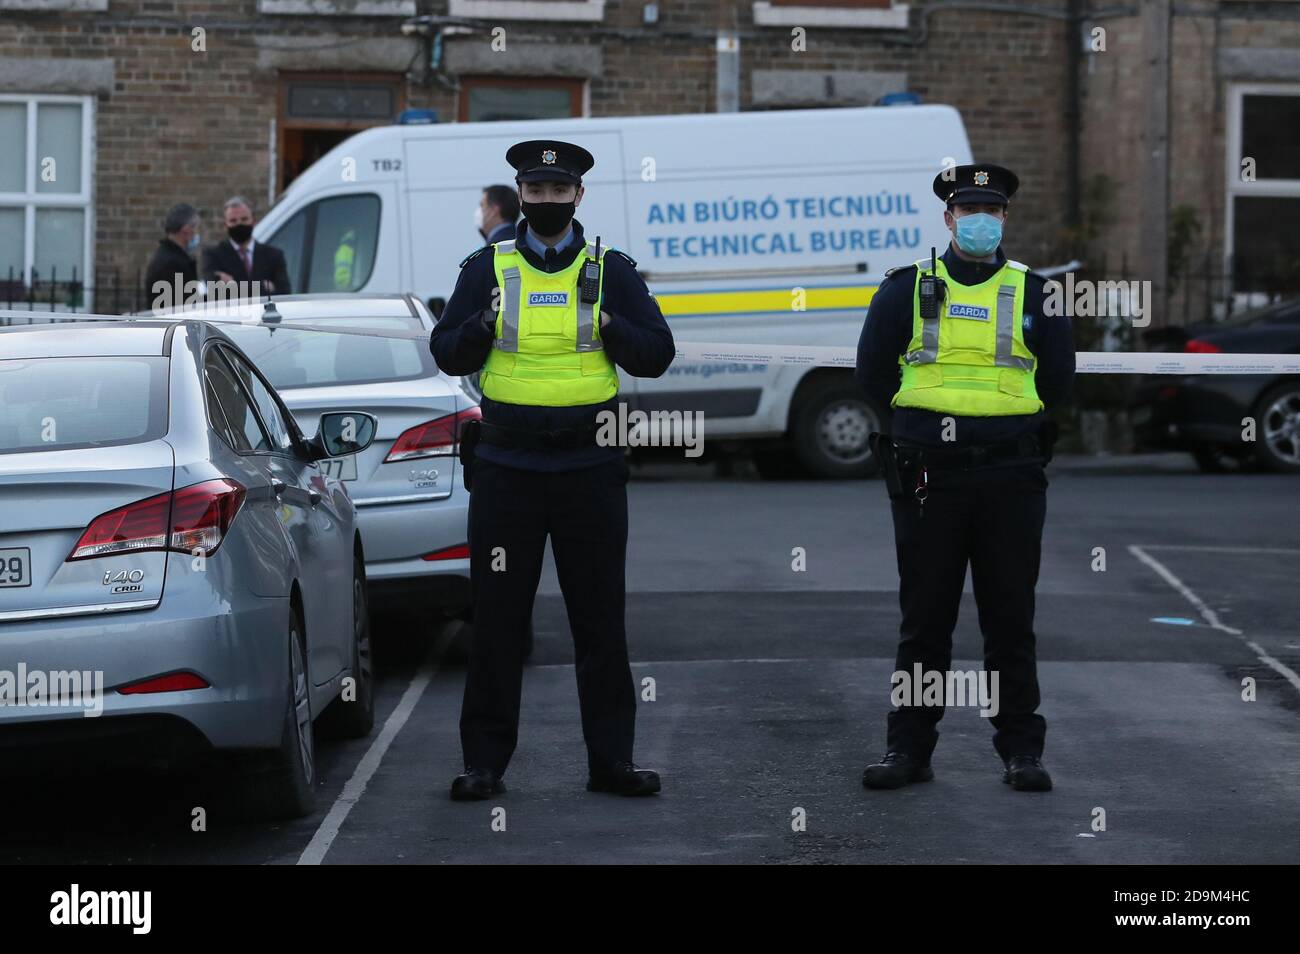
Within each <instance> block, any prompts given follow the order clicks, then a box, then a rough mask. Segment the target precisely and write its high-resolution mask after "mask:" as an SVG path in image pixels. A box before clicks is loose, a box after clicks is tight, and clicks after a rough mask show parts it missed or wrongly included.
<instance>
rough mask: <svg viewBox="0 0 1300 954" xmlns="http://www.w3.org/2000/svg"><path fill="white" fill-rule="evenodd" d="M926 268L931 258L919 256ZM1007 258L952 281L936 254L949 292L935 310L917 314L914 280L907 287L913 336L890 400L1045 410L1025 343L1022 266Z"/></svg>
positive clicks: (967, 410) (973, 409)
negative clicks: (973, 277)
mask: <svg viewBox="0 0 1300 954" xmlns="http://www.w3.org/2000/svg"><path fill="white" fill-rule="evenodd" d="M916 265H917V268H918V269H920V270H921V271H925V270H928V269H929V267H930V262H929V260H928V259H925V260H922V261H919V262H917V263H916ZM1028 271H1029V269H1028V267H1027V266H1025V265H1022V264H1021V263H1020V262H1013V261H1011V260H1009V259H1008V260H1007V262H1006V264H1004V265H1003V266H1002V268H1000V269H998V271H997V272H996V273H994V274H993V275H992V276H991V277H990V278H988V279H987V280H986V281H984V282H982V283H981V284H979V285H962V284H960V283H958V282H956V281H953V280H952V279H951V278H950V277H949V275H948V269H947V267H946V266H945V265H944V263H943V259H939V261H938V263H937V266H936V273H937V274H938V276H939V277H940V278H942V279H944V281H945V282H946V283H947V286H948V294H947V299H946V301H944V303H943V305H942V307H941V308H940V309H939V317H938V318H931V319H928V320H927V319H924V318H922V317H921V303H920V287H921V283H920V280H919V274H918V281H917V282H916V285H915V287H914V289H913V291H912V340H911V341H910V342H909V343H908V345H907V352H906V354H904V355H902V356H901V357H900V358H899V365H900V366H901V369H902V385H901V387H899V389H898V393H897V394H895V395H894V400H893V405H894V407H917V408H923V409H925V410H929V411H937V412H940V413H947V414H955V415H960V416H967V417H1002V416H1007V415H1012V414H1033V413H1035V412H1037V411H1040V410H1042V408H1043V402H1042V401H1041V400H1039V398H1038V390H1037V388H1036V387H1035V386H1034V370H1035V369H1036V368H1037V367H1038V359H1037V358H1035V357H1034V354H1033V352H1032V351H1030V350H1029V349H1028V348H1027V347H1026V346H1025V339H1024V328H1023V325H1022V322H1023V320H1024V309H1025V273H1026V272H1028Z"/></svg>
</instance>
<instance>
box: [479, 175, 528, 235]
mask: <svg viewBox="0 0 1300 954" xmlns="http://www.w3.org/2000/svg"><path fill="white" fill-rule="evenodd" d="M518 221H519V193H517V192H516V191H515V190H514V189H512V188H510V186H508V185H490V186H488V187H487V188H486V189H484V190H483V194H482V195H481V196H479V200H478V208H477V209H475V210H474V228H476V229H478V234H479V235H481V236H483V241H484V243H485V244H487V245H495V244H496V243H497V242H506V241H509V240H510V239H512V238H514V237H515V223H516V222H518Z"/></svg>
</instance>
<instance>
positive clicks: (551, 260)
mask: <svg viewBox="0 0 1300 954" xmlns="http://www.w3.org/2000/svg"><path fill="white" fill-rule="evenodd" d="M559 257H560V253H559V252H557V251H556V250H555V249H553V248H548V249H547V250H546V267H547V268H550V267H551V266H552V265H554V264H555V260H556V259H557V258H559Z"/></svg>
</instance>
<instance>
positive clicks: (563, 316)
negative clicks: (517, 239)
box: [479, 240, 618, 407]
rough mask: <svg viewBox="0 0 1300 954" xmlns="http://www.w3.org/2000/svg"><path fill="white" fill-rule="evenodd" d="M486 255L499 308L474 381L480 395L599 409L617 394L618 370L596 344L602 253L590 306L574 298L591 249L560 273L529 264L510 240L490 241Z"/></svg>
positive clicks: (603, 277)
mask: <svg viewBox="0 0 1300 954" xmlns="http://www.w3.org/2000/svg"><path fill="white" fill-rule="evenodd" d="M493 252H494V254H493V259H494V267H495V269H496V276H497V287H498V288H500V289H501V302H500V304H501V307H500V310H499V311H498V312H497V320H496V338H495V340H494V341H493V342H492V351H491V353H489V354H488V359H487V362H486V363H485V364H484V365H483V372H482V374H481V375H480V377H479V386H480V387H481V388H482V389H483V393H484V394H485V395H486V396H487V397H490V398H491V399H492V400H494V401H501V402H504V403H506V404H534V405H542V406H546V407H572V406H574V405H579V404H599V403H601V402H602V401H608V400H609V399H610V398H612V397H613V396H614V395H615V394H617V393H618V371H617V370H616V369H615V367H614V363H613V362H612V361H610V360H609V356H608V355H606V354H605V348H604V345H603V344H602V343H601V340H600V305H601V301H600V299H601V297H602V296H603V293H604V290H605V289H604V283H605V269H604V267H603V266H604V258H605V250H604V249H602V250H601V256H600V257H601V265H602V267H601V270H600V273H601V284H600V294H599V295H598V296H597V300H596V302H595V303H593V304H587V303H585V302H583V301H581V300H580V296H579V294H578V276H579V273H580V272H581V270H582V266H583V263H584V262H585V261H586V260H587V259H588V258H594V257H595V254H596V250H595V248H594V247H592V246H591V245H588V246H587V248H586V252H585V254H580V255H578V256H577V257H576V258H574V260H573V262H572V264H570V265H569V267H568V268H565V269H564V270H563V271H559V272H543V271H541V270H540V269H536V268H534V267H533V266H531V265H529V264H528V262H527V261H526V260H525V259H524V257H523V255H521V254H520V253H519V252H518V251H517V250H516V248H515V243H514V241H513V240H512V241H508V242H497V243H496V244H495V245H494V246H493Z"/></svg>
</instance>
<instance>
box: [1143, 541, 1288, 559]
mask: <svg viewBox="0 0 1300 954" xmlns="http://www.w3.org/2000/svg"><path fill="white" fill-rule="evenodd" d="M1129 549H1132V547H1130V548H1129ZM1140 549H1142V550H1199V551H1203V552H1206V553H1273V554H1285V555H1287V556H1300V550H1295V549H1289V548H1287V547H1215V546H1198V545H1196V544H1185V543H1143V544H1142V545H1141V546H1140Z"/></svg>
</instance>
